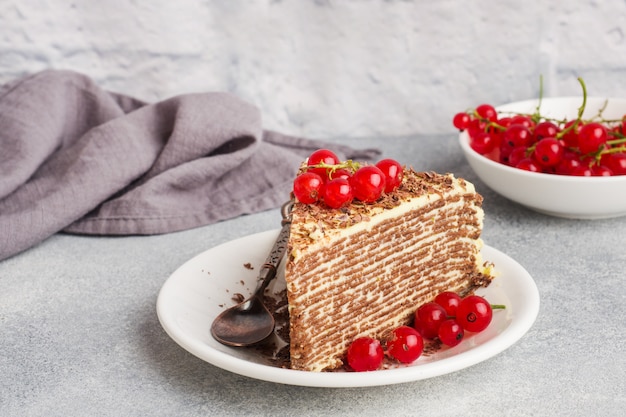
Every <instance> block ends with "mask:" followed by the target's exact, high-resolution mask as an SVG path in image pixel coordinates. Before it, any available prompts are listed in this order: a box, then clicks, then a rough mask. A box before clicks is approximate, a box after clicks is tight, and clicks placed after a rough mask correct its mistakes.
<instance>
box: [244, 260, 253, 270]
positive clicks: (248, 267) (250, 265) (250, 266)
mask: <svg viewBox="0 0 626 417" xmlns="http://www.w3.org/2000/svg"><path fill="white" fill-rule="evenodd" d="M243 267H244V268H246V269H250V270H253V269H254V267H253V266H252V264H251V263H250V262H246V263H245V264H243Z"/></svg>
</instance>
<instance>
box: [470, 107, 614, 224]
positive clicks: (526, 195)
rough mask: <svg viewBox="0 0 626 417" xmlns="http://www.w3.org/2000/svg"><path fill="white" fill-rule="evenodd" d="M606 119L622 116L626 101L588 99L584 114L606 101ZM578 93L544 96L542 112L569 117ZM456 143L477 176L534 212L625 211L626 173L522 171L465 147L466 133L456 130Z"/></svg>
mask: <svg viewBox="0 0 626 417" xmlns="http://www.w3.org/2000/svg"><path fill="white" fill-rule="evenodd" d="M607 100H608V104H607V106H606V108H605V110H604V111H603V115H604V117H605V118H606V119H621V118H622V116H623V115H624V114H626V99H614V98H609V99H605V98H597V97H591V98H590V97H588V98H587V104H586V107H585V113H584V114H583V119H584V118H589V117H592V116H593V115H595V114H597V112H598V110H599V109H600V108H601V107H602V106H603V105H604V104H605V102H607ZM537 102H538V100H527V101H520V102H516V103H510V104H506V105H503V106H499V107H497V108H496V110H498V111H499V112H500V111H506V112H516V113H533V112H534V111H535V109H536V107H537ZM581 103H582V97H558V98H544V99H543V100H542V103H541V109H540V112H541V114H542V115H545V116H549V117H554V118H557V119H564V118H567V119H572V118H575V117H576V115H577V114H578V108H579V107H580V105H581ZM459 140H460V144H461V148H462V149H463V152H464V153H465V157H466V159H467V161H468V162H469V164H470V166H471V167H472V169H473V170H474V172H476V175H478V177H479V178H480V179H481V180H482V181H483V182H484V183H485V184H486V185H487V186H489V188H491V189H493V190H494V191H496V192H497V193H499V194H501V195H503V196H504V197H506V198H508V199H510V200H512V201H515V202H517V203H519V204H522V205H524V206H526V207H528V208H530V209H533V210H535V211H538V212H541V213H544V214H549V215H552V216H558V217H566V218H573V219H602V218H610V217H618V216H624V215H626V175H619V176H612V177H576V176H567V175H553V174H543V173H536V172H529V171H524V170H521V169H517V168H512V167H509V166H507V165H504V164H500V163H498V162H495V161H492V160H490V159H489V158H487V157H484V156H482V155H480V154H479V153H477V152H476V151H474V150H473V149H472V148H470V146H469V136H468V134H467V133H466V132H461V134H460V137H459Z"/></svg>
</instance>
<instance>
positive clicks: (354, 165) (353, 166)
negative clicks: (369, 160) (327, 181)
mask: <svg viewBox="0 0 626 417" xmlns="http://www.w3.org/2000/svg"><path fill="white" fill-rule="evenodd" d="M360 167H361V164H359V163H358V162H355V161H353V160H351V159H348V160H346V161H343V162H341V163H339V164H327V163H326V162H320V163H318V164H315V165H307V168H309V169H311V168H324V169H326V170H328V177H329V178H330V177H331V176H332V174H333V173H334V172H335V171H337V170H338V169H344V168H345V169H349V170H351V171H352V172H354V171H356V170H357V169H359V168H360Z"/></svg>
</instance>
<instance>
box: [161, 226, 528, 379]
mask: <svg viewBox="0 0 626 417" xmlns="http://www.w3.org/2000/svg"><path fill="white" fill-rule="evenodd" d="M278 232H279V229H272V230H267V231H264V232H258V233H253V234H249V235H246V236H242V237H239V238H235V239H232V240H229V241H226V242H223V243H220V244H217V245H215V246H213V247H211V248H208V249H206V250H204V251H202V252H200V253H198V254H197V255H195V256H193V257H192V258H190V259H189V260H187V261H186V262H184V263H183V264H182V265H180V266H179V267H178V268H177V269H176V270H174V272H172V274H170V276H169V277H168V278H167V279H166V281H165V282H164V284H163V285H162V287H161V289H160V291H159V294H158V297H157V302H156V312H157V316H158V319H159V322H160V324H161V326H162V327H163V329H164V330H165V332H166V333H167V334H168V336H169V337H170V338H171V339H173V340H174V342H176V343H177V344H178V345H179V346H180V347H182V348H183V349H184V350H186V351H187V352H189V353H191V354H193V355H194V356H196V357H197V358H199V359H201V360H203V361H205V362H207V363H210V364H211V365H213V366H216V367H218V368H221V369H224V370H226V371H229V372H232V373H235V374H239V375H242V376H247V377H250V378H254V379H258V380H264V381H267V382H274V383H279V384H285V385H298V386H307V387H326V388H356V387H370V386H381V385H392V384H399V383H406V382H412V381H418V380H423V379H428V378H433V377H437V376H441V375H445V374H448V373H452V372H456V371H460V370H462V369H464V368H468V367H471V366H474V365H476V364H478V363H480V362H483V361H486V360H488V359H490V358H492V357H494V356H496V355H498V354H500V353H501V352H503V351H504V350H506V349H508V348H509V347H511V346H512V345H514V344H515V343H517V341H519V339H521V338H522V337H523V336H524V335H525V334H526V333H527V332H528V330H530V328H531V327H532V325H533V324H534V322H535V320H536V318H537V316H538V314H539V308H540V297H539V291H538V288H537V285H536V283H535V281H534V280H533V278H532V276H531V275H530V274H529V273H528V271H527V270H526V269H525V268H524V267H523V266H522V265H520V264H519V263H518V262H517V261H515V260H514V259H513V258H511V257H510V256H508V255H506V254H505V253H503V252H502V251H500V250H498V249H496V248H493V247H491V246H488V245H486V244H485V245H484V246H483V251H486V252H487V253H489V252H491V253H493V255H495V257H496V258H501V259H504V260H506V261H507V265H509V266H513V267H514V268H515V269H516V270H517V272H518V273H519V276H517V277H516V283H517V284H518V286H520V285H521V288H523V289H524V290H525V294H524V297H523V298H524V299H525V301H526V302H525V304H524V308H523V309H522V310H521V311H522V312H524V314H522V315H521V316H517V315H515V317H514V318H513V319H512V320H511V322H510V323H509V324H508V326H507V327H506V328H504V329H503V330H502V332H501V333H499V334H497V335H496V336H495V337H493V338H491V339H489V340H488V341H487V342H485V343H482V344H479V345H477V346H474V347H472V348H471V349H469V350H466V351H463V352H461V353H459V354H457V355H452V356H448V357H445V358H442V359H439V360H436V361H433V362H428V363H422V364H418V365H406V366H405V365H403V366H400V367H398V368H393V369H381V370H378V371H372V372H366V373H362V372H308V371H299V370H293V369H286V368H280V367H277V366H272V365H267V364H261V363H255V362H251V361H247V360H245V359H243V358H238V357H235V356H231V355H229V354H227V353H225V352H222V351H220V350H217V349H215V348H213V347H211V346H210V345H207V344H206V343H204V342H202V341H201V340H199V339H198V338H193V337H188V336H186V335H183V334H182V333H184V332H182V331H180V330H179V327H178V326H177V325H176V323H175V322H174V317H173V316H172V314H170V313H171V309H169V307H168V306H167V301H168V297H171V291H172V288H174V286H175V285H176V284H177V280H179V278H178V276H179V274H180V273H182V271H184V270H185V269H186V268H189V267H190V266H191V265H193V264H195V263H196V262H198V261H200V260H201V259H203V258H204V257H206V256H207V255H208V254H209V253H210V252H212V251H216V250H218V248H222V247H223V246H226V245H237V244H239V243H241V242H245V241H247V240H250V239H261V240H267V241H268V245H269V246H268V249H269V247H270V246H271V242H272V241H273V239H274V237H275V236H276V235H277V234H278ZM484 258H485V259H486V260H490V259H489V258H488V257H487V256H484ZM496 269H497V265H496ZM515 275H517V274H515ZM498 279H502V277H498V278H496V280H498ZM494 282H495V281H494ZM515 308H516V310H515V311H516V312H517V311H518V310H517V309H519V306H516V307H515ZM210 320H211V319H210V318H209V319H207V328H208V327H209V326H210ZM229 349H238V348H229ZM371 375H376V377H375V378H370V376H371Z"/></svg>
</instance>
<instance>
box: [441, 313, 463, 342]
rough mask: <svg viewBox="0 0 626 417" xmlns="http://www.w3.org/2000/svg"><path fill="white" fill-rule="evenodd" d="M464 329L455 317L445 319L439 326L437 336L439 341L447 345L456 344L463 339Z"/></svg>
mask: <svg viewBox="0 0 626 417" xmlns="http://www.w3.org/2000/svg"><path fill="white" fill-rule="evenodd" d="M463 336H465V331H464V330H463V327H462V326H461V325H460V324H459V322H458V321H456V320H455V319H446V320H444V321H443V322H442V323H441V325H440V326H439V332H438V334H437V337H439V340H441V343H443V344H444V345H447V346H450V347H452V346H456V345H458V344H459V343H461V341H462V340H463Z"/></svg>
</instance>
